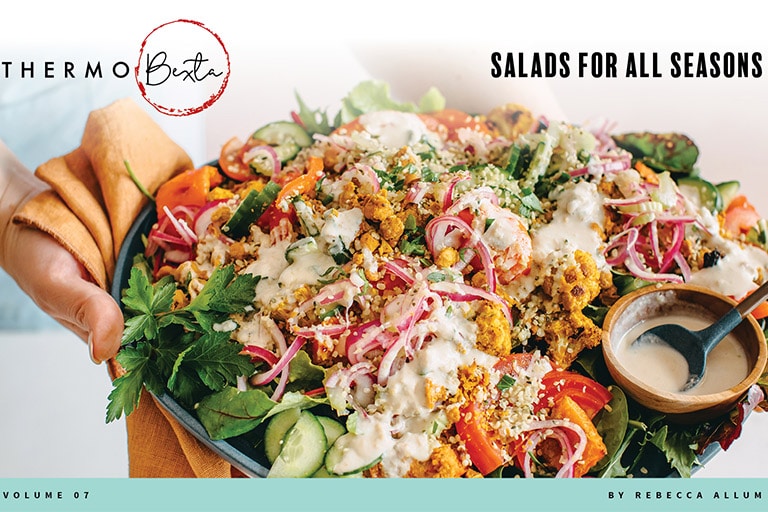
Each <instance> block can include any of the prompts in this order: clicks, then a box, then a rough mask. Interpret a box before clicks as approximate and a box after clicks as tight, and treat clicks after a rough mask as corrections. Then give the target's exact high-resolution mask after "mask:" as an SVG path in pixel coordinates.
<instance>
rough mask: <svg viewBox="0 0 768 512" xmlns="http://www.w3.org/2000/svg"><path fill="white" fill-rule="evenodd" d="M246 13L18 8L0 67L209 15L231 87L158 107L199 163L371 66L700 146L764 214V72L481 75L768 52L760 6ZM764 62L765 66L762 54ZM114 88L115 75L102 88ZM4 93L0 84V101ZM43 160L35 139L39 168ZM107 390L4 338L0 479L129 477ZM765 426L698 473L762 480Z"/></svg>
mask: <svg viewBox="0 0 768 512" xmlns="http://www.w3.org/2000/svg"><path fill="white" fill-rule="evenodd" d="M222 4H223V3H222ZM246 5H247V4H244V3H230V4H223V5H214V4H212V3H211V2H193V1H187V2H183V3H182V2H166V3H162V4H160V3H159V2H153V3H149V2H130V3H126V4H121V5H119V6H112V5H109V4H107V3H96V2H93V3H90V2H71V1H70V2H61V3H48V2H43V3H39V2H25V3H23V4H20V5H18V6H16V7H15V11H14V12H13V13H12V14H11V13H4V14H3V16H2V18H0V61H2V60H19V59H23V58H26V56H27V55H36V56H38V57H37V58H43V59H45V60H53V61H59V62H60V61H62V60H64V59H73V58H74V59H77V58H85V57H87V58H91V59H95V60H98V59H105V60H106V59H107V58H108V56H113V55H117V56H121V57H122V58H123V59H124V60H127V61H129V60H131V59H135V58H136V57H137V56H138V47H139V44H140V42H141V40H142V39H143V38H144V37H145V36H146V35H147V34H148V33H149V32H150V31H151V30H152V29H153V28H154V27H156V26H158V25H160V24H162V23H165V22H168V21H172V20H175V19H181V18H185V19H194V20H197V21H200V22H202V23H204V24H205V25H206V26H208V27H209V28H210V29H211V30H213V31H214V32H216V33H218V34H219V36H220V37H221V38H222V40H223V41H224V43H225V45H226V46H227V49H228V51H229V53H230V59H231V63H232V70H231V77H230V82H229V85H228V88H227V90H226V91H225V93H224V95H223V96H222V98H221V99H220V100H219V101H218V102H217V103H216V104H214V105H213V106H212V107H211V108H209V109H208V110H206V111H205V112H204V113H202V114H199V115H197V116H194V117H191V118H167V117H166V118H163V116H159V115H157V113H155V112H152V113H153V115H154V116H155V117H156V118H157V119H158V121H159V122H161V124H162V126H163V128H164V129H165V130H166V131H167V132H168V133H169V134H170V135H171V136H172V137H173V138H174V139H175V140H177V141H179V143H181V144H182V146H184V147H185V149H186V150H187V151H188V152H189V153H190V155H192V156H193V158H194V160H195V161H196V163H198V164H200V163H204V162H205V161H207V160H210V159H213V158H215V157H216V156H217V154H218V150H219V147H220V145H221V144H222V143H223V142H224V141H226V140H227V139H229V138H230V137H231V136H234V135H237V136H240V137H245V136H247V135H248V134H250V133H251V131H253V130H254V129H255V128H257V127H258V126H260V125H261V124H263V123H265V122H267V121H270V120H274V119H282V118H286V117H287V115H288V113H289V111H290V109H293V108H295V106H296V103H295V100H294V97H293V94H294V91H298V92H300V93H301V95H302V97H303V98H304V100H305V101H306V102H307V103H308V104H309V105H312V106H328V107H330V110H331V111H334V112H335V110H334V107H335V101H336V100H337V99H338V98H340V97H342V96H343V95H344V94H345V93H346V92H347V91H348V90H349V89H350V88H351V87H352V86H353V85H354V84H355V83H357V81H358V80H359V79H361V78H364V77H366V76H369V75H371V74H372V75H373V76H375V77H379V78H384V79H387V80H389V81H391V82H392V83H393V85H394V86H393V90H394V91H395V93H396V94H398V95H399V96H400V98H399V99H403V100H415V99H416V98H417V97H418V95H420V94H421V93H422V92H424V91H425V90H426V88H427V87H428V86H429V85H432V84H436V85H439V86H440V88H441V89H442V90H443V91H444V92H445V93H446V96H447V97H448V100H449V104H451V105H453V106H457V107H459V108H465V109H468V110H471V111H477V112H482V111H483V110H484V109H487V108H488V107H489V106H491V105H493V104H495V103H498V102H501V101H520V102H524V103H527V104H529V105H530V106H531V107H537V106H538V105H539V104H542V105H544V104H545V103H539V101H540V100H541V101H543V100H542V99H541V98H537V97H536V94H534V95H532V96H531V95H529V93H528V92H526V93H525V96H520V95H518V94H516V91H521V90H525V91H530V90H531V89H538V88H542V90H546V88H551V90H552V91H554V93H555V96H556V97H557V99H558V100H559V103H560V107H561V108H562V112H564V113H565V115H566V116H567V117H568V118H569V119H570V120H571V121H574V122H580V123H581V122H587V121H593V120H596V119H600V118H605V119H609V120H612V121H615V122H616V123H617V129H618V130H619V131H623V130H626V131H630V130H650V131H681V132H684V133H687V134H688V135H689V136H691V137H692V138H693V139H694V140H695V141H696V143H697V145H698V146H699V147H700V148H701V151H702V154H701V157H700V160H699V166H700V167H701V169H702V173H703V175H704V176H705V177H708V178H709V179H711V180H712V181H715V182H717V181H721V180H726V179H739V180H740V181H741V183H742V187H743V190H744V191H746V192H747V193H748V194H749V196H750V197H751V198H752V200H753V202H754V203H755V204H756V206H757V207H758V210H759V211H760V212H761V213H763V215H768V196H767V195H766V194H765V193H764V190H765V188H764V187H765V185H766V178H765V172H766V171H765V165H764V161H765V160H764V158H763V156H762V154H763V147H764V142H763V141H764V139H765V136H766V132H767V130H766V128H765V119H766V113H768V112H766V110H768V107H766V102H765V101H764V95H763V91H765V90H766V83H768V76H763V77H761V78H758V79H754V78H750V79H746V78H744V79H738V78H732V79H725V78H719V79H682V78H680V79H672V78H670V77H669V73H668V68H667V67H666V66H662V69H661V71H662V72H663V73H664V74H665V77H664V78H648V79H625V78H621V75H623V69H621V68H619V75H620V77H619V78H598V79H591V78H578V77H576V76H574V75H572V76H571V77H569V78H563V79H554V80H550V81H546V80H544V79H526V80H521V79H498V80H494V79H491V78H490V77H489V72H490V60H489V55H490V52H491V51H501V52H503V53H506V52H507V51H511V52H527V53H528V54H529V55H530V54H531V53H532V52H536V51H538V52H544V51H555V52H560V51H567V52H569V53H570V54H571V55H572V60H571V63H572V64H574V61H573V59H574V58H575V55H576V54H577V53H578V52H579V51H604V52H607V51H610V52H615V53H617V54H619V55H624V54H626V52H628V51H633V52H637V53H639V52H645V53H651V52H654V51H656V52H658V53H659V55H660V59H661V62H662V63H668V60H667V58H668V55H669V54H670V53H671V52H673V51H680V52H683V51H694V52H699V51H715V50H717V51H721V52H725V51H752V52H761V53H762V54H763V55H764V57H765V58H766V59H768V36H765V35H763V34H764V33H765V32H764V28H763V26H762V22H761V17H760V15H759V13H760V12H762V11H760V10H759V9H758V5H759V4H758V3H756V2H755V3H748V2H738V1H736V2H734V1H732V2H729V3H728V4H727V6H726V7H723V6H719V7H718V8H717V9H714V8H712V9H711V10H708V9H710V8H708V7H703V6H704V4H703V3H686V4H681V3H675V4H673V3H671V2H658V1H646V2H643V3H642V7H641V6H640V4H635V3H632V4H627V7H626V8H624V7H617V5H618V3H617V2H584V1H582V2H568V3H566V2H552V1H550V2H547V3H546V4H544V3H541V2H539V3H536V2H526V4H525V5H514V4H512V3H511V2H505V3H501V2H488V1H484V0H481V1H478V0H475V1H473V2H470V3H464V2H462V3H448V2H446V3H443V2H419V3H416V2H412V1H411V2H403V1H399V0H398V1H390V2H386V3H375V4H374V3H368V4H364V3H363V2H351V1H350V2H342V1H326V2H296V1H294V2H290V3H287V2H286V3H284V4H282V5H284V7H278V6H276V5H270V6H267V5H263V4H261V3H260V4H259V5H258V6H253V5H251V6H250V7H245V6H246ZM630 6H631V7H630ZM118 10H119V11H120V13H119V16H116V15H115V14H114V13H115V12H116V11H118ZM63 20H67V21H66V22H63ZM353 50H354V51H353ZM41 55H42V56H44V57H40V56H41ZM359 58H364V62H365V63H366V66H367V67H366V66H364V65H363V64H361V60H359ZM762 64H763V70H764V72H767V73H768V62H767V61H763V62H762ZM571 71H572V73H573V72H574V66H573V65H572V66H571ZM114 85H115V84H112V83H108V81H107V80H105V82H104V89H105V90H107V89H108V88H109V87H112V86H114ZM119 85H120V86H123V85H125V83H122V84H119ZM5 86H6V83H4V82H3V80H2V78H0V91H2V88H3V87H5ZM118 88H119V87H116V88H115V89H118ZM136 96H137V95H136ZM523 100H525V101H523ZM138 101H141V100H140V98H139V99H138ZM143 105H144V106H146V107H147V109H148V111H151V107H149V105H147V104H146V103H143ZM548 111H549V112H553V111H554V109H548ZM543 113H546V112H543ZM44 121H45V120H44V119H41V120H40V122H44ZM54 154H56V153H54ZM49 156H53V155H48V154H47V153H46V149H45V141H41V158H40V162H37V163H42V161H44V160H45V159H46V158H48V157H49ZM37 163H34V164H30V165H31V166H33V165H36V164H37ZM0 293H2V290H0ZM110 388H111V385H110V383H109V380H108V378H107V375H106V371H105V369H104V368H103V367H96V366H94V365H93V364H92V363H90V361H89V359H88V355H87V350H86V348H85V345H84V344H83V343H82V342H80V341H79V340H77V339H76V338H75V337H74V336H72V335H70V334H69V333H67V332H65V331H61V330H53V331H50V330H46V331H38V332H32V333H13V332H0V477H47V476H53V477H59V476H75V477H97V476H125V475H127V456H126V454H125V431H124V424H123V422H117V423H113V424H110V425H105V424H104V408H105V406H106V396H107V394H108V393H109V390H110ZM766 416H768V415H760V416H758V415H753V417H752V418H751V419H750V420H749V421H748V423H747V425H746V427H745V432H744V434H743V435H742V438H741V439H740V440H738V441H737V442H736V443H735V444H734V445H733V447H732V448H731V449H730V450H729V451H728V452H726V453H724V454H721V455H719V456H718V457H716V458H715V460H714V461H713V462H712V463H711V464H710V465H708V466H707V467H706V468H704V469H703V470H702V471H700V472H699V473H698V474H697V475H698V476H702V477H706V476H725V477H727V476H733V477H748V476H752V477H768V469H767V468H766V466H765V465H764V464H763V463H762V461H763V460H765V458H766V456H767V455H768V438H766V436H765V435H764V432H766V431H767V430H766V428H767V427H768V418H766Z"/></svg>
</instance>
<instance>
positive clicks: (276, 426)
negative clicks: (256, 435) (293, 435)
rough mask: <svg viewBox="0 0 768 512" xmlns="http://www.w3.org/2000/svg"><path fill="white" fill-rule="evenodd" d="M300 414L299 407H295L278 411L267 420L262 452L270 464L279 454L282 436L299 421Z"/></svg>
mask: <svg viewBox="0 0 768 512" xmlns="http://www.w3.org/2000/svg"><path fill="white" fill-rule="evenodd" d="M300 414H301V409H299V408H298V407H296V408H294V409H286V410H285V411H282V412H279V413H277V414H275V415H274V416H273V417H272V419H271V420H269V424H268V425H267V428H266V430H264V452H265V453H266V455H267V460H268V461H269V463H270V464H274V462H275V459H277V456H278V455H280V450H282V448H283V438H285V434H286V433H287V432H288V431H289V430H290V429H291V427H293V426H294V425H295V424H296V422H297V421H299V415H300Z"/></svg>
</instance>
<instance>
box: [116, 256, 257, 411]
mask: <svg viewBox="0 0 768 512" xmlns="http://www.w3.org/2000/svg"><path fill="white" fill-rule="evenodd" d="M258 280H259V278H258V277H257V276H253V275H250V274H243V275H235V271H234V268H233V267H232V266H231V265H230V266H226V267H220V268H217V269H215V270H214V271H213V272H212V273H211V276H210V278H209V279H208V281H207V282H206V284H205V286H204V287H203V289H202V290H201V291H200V293H199V294H198V295H197V296H196V297H195V298H194V299H193V300H191V301H190V302H189V304H187V305H186V306H184V307H180V308H176V309H174V308H173V298H174V294H175V293H176V289H177V285H176V282H175V281H174V280H173V278H172V277H170V276H167V277H165V278H163V279H160V280H159V281H157V282H155V283H154V284H153V283H152V282H151V280H150V276H149V275H148V274H147V272H146V270H143V269H142V268H141V265H135V266H134V267H133V268H132V269H131V275H130V277H129V279H128V288H127V289H126V290H125V293H124V296H123V299H122V301H123V304H124V305H125V316H126V319H127V320H126V322H125V329H124V331H123V339H122V347H121V350H120V352H119V353H118V355H117V361H118V362H119V363H120V365H121V366H122V367H123V368H124V369H125V371H126V373H125V374H124V375H122V376H121V377H119V378H117V379H115V381H114V389H113V390H112V392H111V393H110V395H109V404H108V405H107V422H110V421H113V420H115V419H118V418H120V417H121V416H122V415H123V414H125V415H128V414H130V413H131V412H133V411H134V410H135V409H136V407H137V406H138V404H139V398H140V396H141V390H142V387H146V388H147V389H148V390H149V391H151V392H152V393H155V394H163V393H165V392H166V390H168V391H170V392H171V394H172V395H173V396H174V397H175V398H176V399H177V400H179V402H180V403H182V404H185V405H188V406H191V405H193V404H194V403H195V402H196V401H197V400H199V399H200V398H201V397H202V396H204V395H205V394H208V393H210V392H211V391H220V390H222V389H224V388H225V387H226V386H228V385H233V384H235V382H236V379H237V377H238V376H240V375H250V374H251V373H252V372H253V363H251V361H250V358H249V357H248V356H245V355H242V354H240V346H239V345H238V344H237V343H233V342H231V341H230V339H229V337H230V336H229V332H221V331H220V330H216V329H215V326H216V325H217V324H220V323H222V322H224V321H226V320H227V319H228V318H229V315H230V314H233V313H241V312H244V311H246V308H248V307H249V306H250V305H251V304H252V303H253V300H254V297H255V293H256V292H255V288H256V284H257V283H258Z"/></svg>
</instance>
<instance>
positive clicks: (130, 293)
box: [122, 267, 154, 314]
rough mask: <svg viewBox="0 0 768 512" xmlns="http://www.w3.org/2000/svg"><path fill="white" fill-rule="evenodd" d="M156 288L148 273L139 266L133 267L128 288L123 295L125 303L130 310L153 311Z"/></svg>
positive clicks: (149, 312) (139, 311) (146, 312)
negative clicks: (153, 286) (154, 288)
mask: <svg viewBox="0 0 768 512" xmlns="http://www.w3.org/2000/svg"><path fill="white" fill-rule="evenodd" d="M153 294H154V290H153V288H152V284H151V283H150V282H149V278H148V277H147V275H146V274H145V273H144V272H142V271H141V269H139V268H137V267H132V268H131V275H130V276H129V277H128V288H127V289H126V290H125V294H124V295H123V298H122V300H123V304H124V305H125V307H126V308H128V310H130V311H135V312H138V313H145V314H151V313H152V296H153Z"/></svg>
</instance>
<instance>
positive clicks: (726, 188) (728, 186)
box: [715, 180, 741, 209]
mask: <svg viewBox="0 0 768 512" xmlns="http://www.w3.org/2000/svg"><path fill="white" fill-rule="evenodd" d="M715 186H716V187H717V190H719V191H720V196H721V197H722V198H723V209H726V208H728V205H729V204H731V201H732V200H733V198H734V197H736V195H737V194H738V193H739V188H740V187H741V183H739V182H738V181H736V180H730V181H724V182H722V183H718V184H717V185H715Z"/></svg>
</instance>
